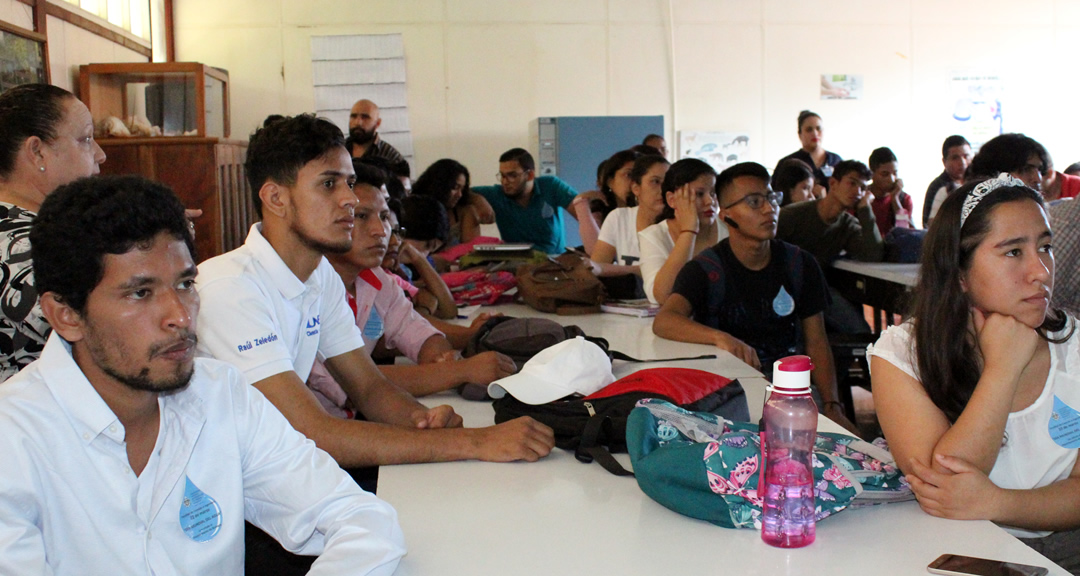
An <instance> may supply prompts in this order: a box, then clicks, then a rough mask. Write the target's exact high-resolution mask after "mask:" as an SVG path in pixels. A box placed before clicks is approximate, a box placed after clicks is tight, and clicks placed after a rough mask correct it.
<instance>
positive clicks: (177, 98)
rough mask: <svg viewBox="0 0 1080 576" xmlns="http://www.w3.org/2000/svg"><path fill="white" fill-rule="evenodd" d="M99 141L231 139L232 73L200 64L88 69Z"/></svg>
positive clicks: (82, 92)
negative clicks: (230, 75)
mask: <svg viewBox="0 0 1080 576" xmlns="http://www.w3.org/2000/svg"><path fill="white" fill-rule="evenodd" d="M79 96H80V98H81V99H82V101H83V103H85V104H86V106H87V108H89V109H90V114H91V115H92V116H93V117H94V126H95V128H96V130H95V131H96V137H98V138H102V139H104V138H110V137H130V136H135V137H144V138H145V137H157V136H163V137H174V136H197V137H215V138H228V137H229V73H228V72H227V71H225V70H221V69H219V68H213V67H211V66H206V65H205V64H199V63H195V62H146V63H133V64H85V65H83V66H80V67H79Z"/></svg>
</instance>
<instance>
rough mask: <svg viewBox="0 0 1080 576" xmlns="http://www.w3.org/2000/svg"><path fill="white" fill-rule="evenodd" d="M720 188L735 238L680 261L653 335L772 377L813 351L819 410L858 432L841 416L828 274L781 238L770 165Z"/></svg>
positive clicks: (747, 170)
mask: <svg viewBox="0 0 1080 576" xmlns="http://www.w3.org/2000/svg"><path fill="white" fill-rule="evenodd" d="M716 189H717V192H719V196H720V217H721V218H723V219H724V221H725V222H727V223H728V224H727V227H728V230H729V233H730V236H728V237H727V238H725V239H724V240H721V241H720V243H719V244H717V245H715V246H713V247H711V248H709V249H707V250H705V251H704V252H702V253H701V254H698V256H697V257H696V258H694V259H693V260H691V261H690V262H689V263H687V264H686V266H683V268H682V271H681V272H679V275H678V277H677V278H676V280H675V286H674V288H673V289H672V291H671V296H669V297H668V299H667V300H666V301H665V302H664V305H663V306H662V307H661V308H660V312H659V313H657V315H656V319H655V320H654V322H653V332H655V333H656V335H657V336H662V337H664V338H668V339H670V340H677V341H680V342H693V343H697V344H711V345H714V346H716V347H717V348H720V349H721V350H727V351H728V352H730V353H732V354H734V355H735V356H736V357H738V358H739V359H740V360H742V361H743V362H746V363H747V364H749V365H751V366H753V367H754V368H757V369H759V370H761V371H762V372H763V373H764V374H765V376H766V377H767V378H771V375H772V365H773V362H775V361H776V360H779V359H780V358H783V357H785V356H790V355H793V354H804V353H805V354H808V355H809V356H810V358H811V359H813V361H814V370H813V372H812V373H811V374H810V379H811V382H812V383H813V385H814V387H815V388H816V390H817V391H818V392H819V393H820V395H821V400H822V401H821V402H820V403H819V406H820V407H821V408H822V409H823V410H822V412H823V413H824V414H825V415H827V416H828V417H829V418H831V419H833V420H835V421H836V422H837V423H839V424H841V425H843V426H844V427H846V428H848V429H850V430H852V431H856V433H857V430H858V429H857V428H856V427H855V425H854V424H852V423H851V422H850V421H848V419H847V417H846V416H844V406H843V404H841V402H840V400H839V395H838V393H837V388H836V372H835V370H834V369H833V358H832V350H831V349H830V348H829V340H828V337H826V335H825V321H824V319H823V316H822V311H823V310H825V304H826V301H827V298H828V296H826V294H827V291H826V289H825V277H824V275H822V273H821V268H820V267H818V264H817V262H816V261H815V260H814V257H813V256H811V255H810V254H809V253H807V252H804V251H802V250H800V249H799V248H798V247H797V246H793V245H791V244H787V243H785V242H781V241H779V240H776V218H777V214H778V212H779V204H780V193H779V192H773V191H772V190H769V172H768V170H766V169H765V167H764V166H762V165H761V164H758V163H756V162H743V163H741V164H736V165H734V166H732V167H730V168H728V169H726V170H724V171H723V172H721V173H720V176H718V177H717V180H716Z"/></svg>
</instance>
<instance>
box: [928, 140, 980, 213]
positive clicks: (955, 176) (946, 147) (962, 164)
mask: <svg viewBox="0 0 1080 576" xmlns="http://www.w3.org/2000/svg"><path fill="white" fill-rule="evenodd" d="M941 163H942V164H944V165H945V170H944V171H943V172H942V173H941V174H940V175H938V177H937V178H934V179H933V180H932V181H931V182H930V185H929V186H927V187H926V197H925V198H924V199H923V213H922V221H923V228H929V227H930V222H931V221H932V220H933V219H934V216H936V215H937V211H938V210H940V209H941V203H942V202H944V201H945V198H946V197H947V196H948V195H949V194H952V192H953V190H956V189H957V188H959V187H961V186H963V185H964V172H965V171H966V170H967V167H968V165H969V164H971V144H970V143H968V141H967V138H964V137H963V136H959V135H956V134H954V135H952V136H949V137H948V138H946V139H945V142H943V143H942V145H941Z"/></svg>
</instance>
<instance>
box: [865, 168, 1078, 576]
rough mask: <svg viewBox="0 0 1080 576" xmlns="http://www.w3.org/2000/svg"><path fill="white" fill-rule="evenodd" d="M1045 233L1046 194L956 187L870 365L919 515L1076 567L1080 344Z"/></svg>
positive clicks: (1002, 180) (995, 183)
mask: <svg viewBox="0 0 1080 576" xmlns="http://www.w3.org/2000/svg"><path fill="white" fill-rule="evenodd" d="M1050 238H1051V232H1050V225H1049V223H1048V219H1047V216H1046V210H1045V208H1044V206H1043V200H1042V197H1041V196H1039V193H1038V192H1035V191H1034V190H1032V189H1030V188H1027V187H1026V186H1024V184H1023V183H1022V182H1021V181H1019V180H1016V179H1015V178H1011V177H1010V176H1009V175H1008V174H1002V175H1001V176H999V177H998V178H995V179H993V180H987V181H984V182H981V183H979V184H977V185H976V184H968V185H966V186H964V187H962V188H960V189H959V190H957V191H956V192H955V193H953V194H951V195H950V196H949V198H948V199H946V200H945V202H944V204H943V205H942V207H941V211H940V212H939V213H938V215H937V217H936V218H934V220H933V222H932V224H931V226H930V230H929V232H928V233H927V235H926V240H925V245H924V246H923V252H922V253H923V259H922V264H921V269H920V276H919V285H918V287H917V289H916V291H915V301H914V307H913V314H912V317H911V319H909V320H908V321H906V322H905V323H903V324H902V325H900V326H895V327H893V328H890V329H889V330H887V331H886V332H885V333H884V334H882V336H881V338H880V339H879V340H878V342H877V344H875V345H874V346H872V347H871V348H870V350H869V354H870V355H871V357H872V358H871V362H870V369H871V373H872V374H873V388H874V405H875V406H876V407H877V412H878V418H879V420H880V422H881V428H882V430H883V431H884V433H885V436H886V438H887V439H888V441H889V447H890V448H891V450H892V453H893V455H894V456H895V457H896V462H897V463H898V464H899V465H900V467H901V469H903V471H904V472H905V474H906V475H907V478H908V481H909V482H910V483H911V487H912V489H913V490H914V492H915V494H916V496H917V497H918V498H919V504H920V506H922V508H923V510H925V511H926V512H928V513H929V514H932V515H934V516H941V517H945V518H954V519H984V520H992V521H994V522H997V523H998V524H1001V525H1003V526H1004V527H1006V529H1007V530H1009V531H1010V532H1011V533H1013V534H1014V535H1016V536H1019V537H1023V538H1025V540H1024V542H1025V543H1027V544H1029V545H1030V546H1032V547H1033V548H1035V549H1036V550H1039V551H1040V552H1042V553H1044V554H1046V555H1047V556H1049V557H1051V559H1053V560H1055V561H1056V562H1058V563H1061V564H1062V565H1063V566H1065V567H1066V568H1068V569H1070V570H1072V571H1074V573H1076V572H1075V571H1076V570H1077V569H1080V547H1078V546H1077V542H1078V541H1077V540H1076V538H1077V536H1078V535H1080V531H1076V530H1075V529H1076V528H1078V527H1080V469H1078V468H1077V448H1078V447H1080V413H1078V412H1077V411H1076V410H1074V408H1080V350H1078V348H1077V346H1078V344H1080V338H1078V337H1075V332H1076V331H1075V325H1074V324H1075V321H1074V320H1072V319H1070V318H1068V317H1066V316H1065V315H1063V314H1061V313H1059V312H1058V311H1056V310H1051V309H1050V308H1049V302H1050V296H1051V290H1052V287H1053V281H1054V257H1053V254H1052V252H1051V246H1050ZM1051 531H1056V532H1054V534H1052V535H1049V536H1048V534H1050V532H1051ZM1069 556H1073V557H1072V558H1070V557H1069ZM1069 564H1071V565H1069Z"/></svg>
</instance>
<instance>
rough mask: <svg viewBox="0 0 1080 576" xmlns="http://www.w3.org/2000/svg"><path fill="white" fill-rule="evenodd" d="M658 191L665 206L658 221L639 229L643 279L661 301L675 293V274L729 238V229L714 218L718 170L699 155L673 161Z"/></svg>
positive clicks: (652, 298)
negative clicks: (701, 254)
mask: <svg viewBox="0 0 1080 576" xmlns="http://www.w3.org/2000/svg"><path fill="white" fill-rule="evenodd" d="M660 190H661V191H662V192H663V193H664V202H665V204H664V210H663V212H661V213H660V215H659V216H657V217H656V219H657V223H656V224H653V225H652V226H649V227H648V228H646V229H644V230H642V231H640V232H638V245H639V246H640V248H641V280H642V283H643V284H644V286H645V296H646V297H648V299H649V301H650V302H653V303H654V304H663V303H664V301H665V300H667V298H668V296H669V295H670V294H671V287H672V286H673V285H674V284H675V276H677V275H678V274H679V270H682V267H683V265H684V264H686V263H687V262H689V261H690V260H691V259H692V258H693V257H694V256H697V255H698V254H699V253H700V252H701V251H702V250H705V249H706V248H708V247H709V246H712V245H714V244H716V243H717V242H719V241H720V240H723V239H724V238H727V228H726V227H725V226H724V225H723V224H720V223H718V222H717V221H716V213H717V204H716V171H715V170H713V169H712V166H709V165H708V164H706V163H705V162H703V161H701V160H698V159H697V158H683V159H682V160H679V161H678V162H676V163H674V164H672V165H671V167H670V168H669V169H668V171H667V174H665V175H664V183H663V184H662V185H661V188H660Z"/></svg>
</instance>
